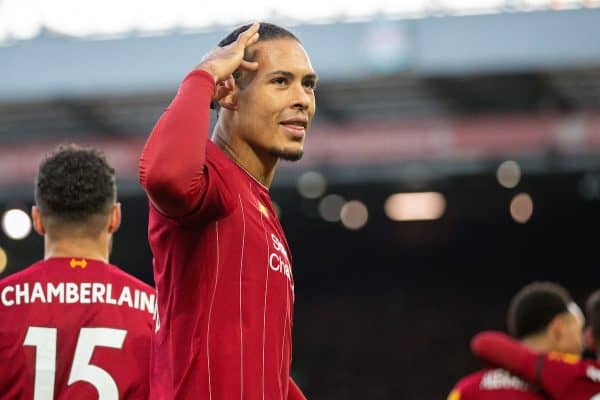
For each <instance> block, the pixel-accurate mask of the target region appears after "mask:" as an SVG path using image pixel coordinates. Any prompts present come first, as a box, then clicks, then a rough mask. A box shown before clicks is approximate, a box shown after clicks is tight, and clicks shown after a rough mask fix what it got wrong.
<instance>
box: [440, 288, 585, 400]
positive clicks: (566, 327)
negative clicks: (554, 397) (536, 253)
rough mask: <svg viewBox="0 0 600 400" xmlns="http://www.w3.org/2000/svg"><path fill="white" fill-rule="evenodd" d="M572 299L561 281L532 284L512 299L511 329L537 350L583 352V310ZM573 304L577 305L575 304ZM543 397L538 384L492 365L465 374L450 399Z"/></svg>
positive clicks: (519, 399)
mask: <svg viewBox="0 0 600 400" xmlns="http://www.w3.org/2000/svg"><path fill="white" fill-rule="evenodd" d="M571 303H572V300H571V297H570V295H569V294H568V292H567V291H566V290H565V289H564V288H563V287H561V286H559V285H557V284H554V283H549V282H544V283H537V282H536V283H532V284H529V285H527V286H525V287H524V288H522V289H521V290H520V291H519V292H518V293H517V294H516V295H515V296H514V297H513V299H512V300H511V304H510V307H509V310H508V315H507V325H508V330H509V333H510V334H511V335H512V336H513V337H514V338H517V339H518V340H520V341H521V343H522V344H523V345H524V346H525V347H527V348H529V349H531V350H533V351H537V352H545V353H547V352H550V351H560V352H568V353H575V354H579V353H581V351H582V347H583V344H582V338H581V326H582V321H581V319H580V318H579V314H581V313H575V314H570V313H569V312H568V310H569V305H570V304H571ZM571 308H573V309H574V306H571ZM574 310H575V309H574ZM543 398H544V397H542V395H541V394H539V393H538V392H537V390H536V388H535V387H533V386H531V385H529V384H527V383H525V382H524V381H523V380H521V379H520V378H517V377H516V376H514V375H511V374H510V373H509V372H507V371H506V370H503V369H498V368H491V369H489V368H488V369H484V370H481V371H478V372H475V373H473V374H471V375H469V376H467V377H465V378H463V379H462V380H461V381H460V382H459V383H458V384H457V385H456V387H455V388H454V390H453V391H452V392H451V394H450V396H449V397H448V400H503V399H512V400H529V399H543Z"/></svg>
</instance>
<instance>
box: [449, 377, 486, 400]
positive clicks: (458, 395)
mask: <svg viewBox="0 0 600 400" xmlns="http://www.w3.org/2000/svg"><path fill="white" fill-rule="evenodd" d="M485 373H486V371H485V370H481V371H476V372H473V373H472V374H469V375H467V376H465V377H464V378H462V379H461V380H459V381H458V383H457V384H456V385H455V386H454V388H452V391H451V392H450V394H449V395H448V399H447V400H464V399H465V395H468V394H469V393H472V392H473V391H475V390H476V389H477V388H478V387H479V383H480V382H481V379H482V377H483V376H484V374H485Z"/></svg>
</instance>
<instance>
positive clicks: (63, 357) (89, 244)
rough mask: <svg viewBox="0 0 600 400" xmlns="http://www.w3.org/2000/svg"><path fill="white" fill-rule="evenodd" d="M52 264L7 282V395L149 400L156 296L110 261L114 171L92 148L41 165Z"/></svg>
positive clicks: (0, 346)
mask: <svg viewBox="0 0 600 400" xmlns="http://www.w3.org/2000/svg"><path fill="white" fill-rule="evenodd" d="M35 204H36V205H35V206H34V207H33V210H32V217H33V224H34V227H35V229H36V231H37V232H38V233H40V234H41V235H43V236H44V260H43V261H39V262H37V263H35V264H33V265H32V266H30V267H29V268H26V269H25V270H23V271H20V272H18V273H15V274H13V275H11V276H8V277H7V278H5V279H3V280H2V281H0V360H1V363H2V373H1V374H0V399H3V400H7V399H34V400H52V399H86V400H87V399H99V400H117V399H140V400H141V399H147V398H148V387H149V384H148V375H149V373H148V368H149V348H150V337H151V334H152V312H153V307H154V303H153V302H154V290H153V289H152V288H151V287H150V286H148V285H146V284H144V283H142V282H141V281H139V280H137V279H136V278H134V277H132V276H130V275H128V274H126V273H125V272H123V271H121V270H120V269H118V268H117V267H115V266H113V265H111V264H108V257H109V253H110V249H111V242H112V236H113V233H114V232H115V231H116V230H117V228H118V227H119V224H120V221H121V208H120V204H119V203H117V202H116V186H115V174H114V170H113V168H112V167H110V166H109V165H108V164H107V162H106V160H105V158H104V156H103V155H101V154H100V153H98V152H96V151H94V150H92V149H84V148H79V147H76V146H67V147H61V148H59V149H58V151H56V152H55V153H54V154H52V155H50V156H49V157H48V158H47V159H46V160H44V161H43V162H42V164H41V165H40V168H39V171H38V175H37V179H36V187H35Z"/></svg>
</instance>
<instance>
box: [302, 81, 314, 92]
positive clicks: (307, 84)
mask: <svg viewBox="0 0 600 400" xmlns="http://www.w3.org/2000/svg"><path fill="white" fill-rule="evenodd" d="M303 85H304V87H307V88H309V89H313V90H314V89H315V88H316V87H317V82H315V81H313V80H309V81H304V83H303Z"/></svg>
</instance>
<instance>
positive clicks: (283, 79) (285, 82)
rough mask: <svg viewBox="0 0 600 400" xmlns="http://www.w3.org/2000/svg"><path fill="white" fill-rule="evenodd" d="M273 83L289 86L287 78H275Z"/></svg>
mask: <svg viewBox="0 0 600 400" xmlns="http://www.w3.org/2000/svg"><path fill="white" fill-rule="evenodd" d="M271 83H274V84H276V85H285V84H287V78H285V77H283V76H279V77H277V78H273V79H272V80H271Z"/></svg>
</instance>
